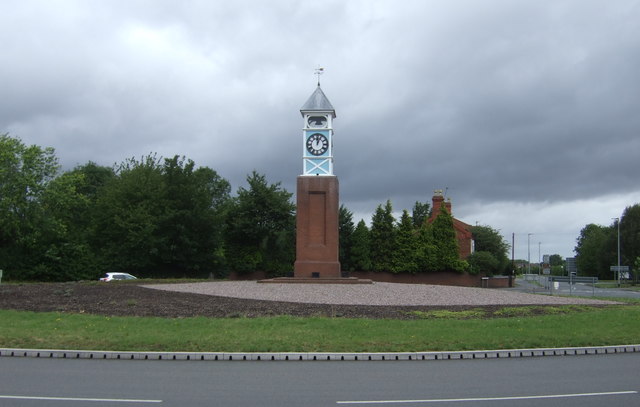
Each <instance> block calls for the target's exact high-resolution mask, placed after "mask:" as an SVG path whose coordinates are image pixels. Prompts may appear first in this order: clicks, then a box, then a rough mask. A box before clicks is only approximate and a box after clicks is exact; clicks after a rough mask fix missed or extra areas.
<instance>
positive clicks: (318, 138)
mask: <svg viewBox="0 0 640 407" xmlns="http://www.w3.org/2000/svg"><path fill="white" fill-rule="evenodd" d="M300 113H301V114H302V118H303V129H302V138H303V143H302V144H303V145H302V165H303V170H302V174H303V175H333V119H334V118H335V117H336V111H335V110H334V109H333V106H332V105H331V102H329V99H327V97H326V96H325V94H324V92H323V91H322V89H321V88H320V84H318V87H317V88H316V90H315V91H314V92H313V94H311V96H310V97H309V100H307V103H305V104H304V106H302V108H301V109H300Z"/></svg>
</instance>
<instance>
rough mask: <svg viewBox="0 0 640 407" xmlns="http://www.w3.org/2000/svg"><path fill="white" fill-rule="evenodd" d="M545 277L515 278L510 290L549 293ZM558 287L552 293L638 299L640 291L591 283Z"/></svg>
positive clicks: (560, 285)
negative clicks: (533, 280) (527, 279)
mask: <svg viewBox="0 0 640 407" xmlns="http://www.w3.org/2000/svg"><path fill="white" fill-rule="evenodd" d="M544 279H545V277H541V282H540V283H537V282H531V281H525V280H524V279H521V278H518V279H516V287H514V288H511V289H510V290H515V291H521V292H529V293H539V294H549V292H550V291H549V288H548V286H547V287H545V285H546V284H545V282H544V281H543V280H544ZM558 286H559V287H558V289H554V290H553V292H552V294H553V295H573V296H576V297H587V298H588V297H594V296H595V297H609V298H616V297H619V298H636V299H640V291H636V290H630V289H624V288H595V289H594V287H593V286H592V285H591V284H582V283H578V284H573V286H570V285H569V283H558Z"/></svg>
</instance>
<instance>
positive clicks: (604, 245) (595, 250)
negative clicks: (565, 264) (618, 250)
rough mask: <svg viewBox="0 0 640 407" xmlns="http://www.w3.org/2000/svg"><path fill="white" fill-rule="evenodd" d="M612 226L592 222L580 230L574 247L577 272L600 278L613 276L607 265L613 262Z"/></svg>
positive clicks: (613, 237)
mask: <svg viewBox="0 0 640 407" xmlns="http://www.w3.org/2000/svg"><path fill="white" fill-rule="evenodd" d="M614 229H615V228H614V227H607V226H600V225H595V224H593V223H591V224H588V225H586V226H585V227H584V228H582V230H581V231H580V236H579V237H578V239H577V245H576V247H575V252H576V264H577V266H578V272H579V273H580V274H581V275H585V276H594V277H598V278H600V279H610V278H613V274H612V272H610V271H609V267H610V266H611V265H613V264H614V263H615V260H614V259H615V248H614V247H612V243H614V242H615V232H614Z"/></svg>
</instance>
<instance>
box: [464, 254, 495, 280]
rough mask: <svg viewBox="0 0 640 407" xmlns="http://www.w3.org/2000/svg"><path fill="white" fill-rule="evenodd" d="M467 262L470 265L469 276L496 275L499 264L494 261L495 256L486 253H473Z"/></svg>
mask: <svg viewBox="0 0 640 407" xmlns="http://www.w3.org/2000/svg"><path fill="white" fill-rule="evenodd" d="M467 261H468V262H469V265H470V269H469V272H470V273H471V274H479V273H483V274H488V275H493V274H496V272H497V270H498V268H499V266H500V262H499V261H498V259H496V256H494V255H493V253H491V252H487V251H476V252H473V253H471V255H469V257H468V258H467Z"/></svg>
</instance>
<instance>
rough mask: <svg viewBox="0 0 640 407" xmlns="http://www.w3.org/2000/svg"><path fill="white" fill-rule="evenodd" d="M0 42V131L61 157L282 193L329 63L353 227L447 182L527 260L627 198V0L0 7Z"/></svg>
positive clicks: (635, 162)
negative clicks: (261, 178) (167, 168)
mask: <svg viewBox="0 0 640 407" xmlns="http://www.w3.org/2000/svg"><path fill="white" fill-rule="evenodd" d="M0 50H1V53H0V59H1V63H0V94H1V95H2V97H0V133H6V132H8V133H9V134H10V135H11V136H15V137H19V138H21V139H22V140H23V142H25V143H27V144H37V145H40V146H43V147H44V146H50V147H54V148H55V150H56V154H57V156H58V157H59V158H60V162H61V164H62V166H63V168H64V169H71V168H73V167H74V166H76V165H80V164H84V163H86V162H88V161H94V162H96V163H98V164H102V165H109V166H110V165H112V164H114V163H116V162H121V161H123V160H124V159H126V158H128V157H137V158H139V157H141V156H143V155H146V154H149V153H158V154H159V155H161V156H164V157H172V156H174V155H176V154H177V155H184V156H186V157H187V158H190V159H192V160H194V161H195V162H196V164H197V165H199V166H208V167H211V168H213V169H215V170H216V171H218V173H219V174H220V175H221V176H223V177H225V178H226V179H228V180H229V181H230V182H231V183H232V186H233V187H234V188H237V187H239V186H242V185H244V184H245V183H244V180H245V178H246V175H247V174H248V173H250V172H251V171H252V170H254V169H255V170H257V171H258V172H260V173H263V174H266V175H267V178H268V179H269V181H270V182H278V181H279V182H282V185H283V186H284V187H285V188H286V189H287V190H289V191H290V192H295V179H296V177H297V176H298V175H299V174H301V173H302V157H301V154H302V153H301V152H302V131H301V128H302V124H303V123H302V118H301V116H300V112H299V109H300V107H301V106H302V105H303V104H304V102H305V101H306V100H307V98H308V97H309V96H310V95H311V93H312V92H313V91H314V89H315V87H316V76H315V75H314V70H315V68H317V67H324V68H325V73H324V75H322V76H321V78H320V80H321V85H322V89H323V90H324V92H325V94H326V95H327V97H328V99H329V100H330V101H331V103H332V104H333V106H334V107H335V109H336V113H337V118H336V120H335V122H334V129H335V139H334V148H335V150H334V153H335V173H336V175H337V176H338V178H339V180H340V195H341V202H342V203H343V204H344V205H346V206H347V208H349V209H350V210H351V211H352V212H354V214H355V217H356V219H355V220H356V221H358V220H359V219H360V218H365V220H367V221H369V220H370V217H371V214H372V212H373V211H374V210H375V208H376V206H377V205H379V204H381V203H384V202H385V201H386V200H387V199H391V201H392V203H393V205H394V209H395V210H397V211H398V212H400V211H401V210H402V209H404V208H406V209H409V210H410V209H411V207H412V206H413V204H414V202H415V201H421V202H430V201H431V197H432V195H433V190H434V189H446V190H447V196H448V197H450V198H451V199H452V202H453V214H454V216H455V217H457V218H459V219H460V220H462V221H465V222H467V223H469V224H472V225H475V224H476V222H478V224H481V225H489V226H492V227H494V228H496V229H499V230H500V231H501V232H502V233H503V234H504V236H505V238H506V240H508V241H509V242H511V237H512V233H515V240H516V243H515V253H516V257H517V258H524V259H526V258H527V255H528V251H527V237H528V234H529V233H533V235H532V236H530V237H529V241H530V253H531V260H532V261H537V258H538V252H539V251H540V253H541V254H554V253H559V254H561V255H563V256H572V255H573V248H574V246H575V241H576V238H577V237H578V234H579V231H580V229H581V228H582V227H584V226H585V225H586V224H588V223H597V224H602V225H609V224H611V223H612V222H613V221H612V218H613V217H618V216H620V215H621V214H622V211H623V210H624V208H625V207H627V206H630V205H633V204H636V203H640V182H638V174H639V173H640V171H639V170H640V160H639V159H638V153H639V152H640V111H639V107H640V1H637V0H635V1H634V0H615V1H612V0H592V1H591V0H575V1H563V0H520V1H519V0H483V1H477V0H468V1H464V0H446V1H444V0H442V1H436V0H422V1H408V0H402V1H399V0H339V1H338V0H337V1H327V0H323V1H311V0H302V1H289V0H278V1H274V0H270V1H249V0H246V1H244V0H240V1H238V0H234V1H213V0H211V1H205V0H202V1H178V0H175V1H163V0H148V1H135V0H120V1H119V0H108V1H84V0H77V1H71V0H69V1H62V0H61V1H55V0H46V1H31V0H15V1H13V0H3V1H2V3H1V4H0ZM539 249H540V250H539Z"/></svg>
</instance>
